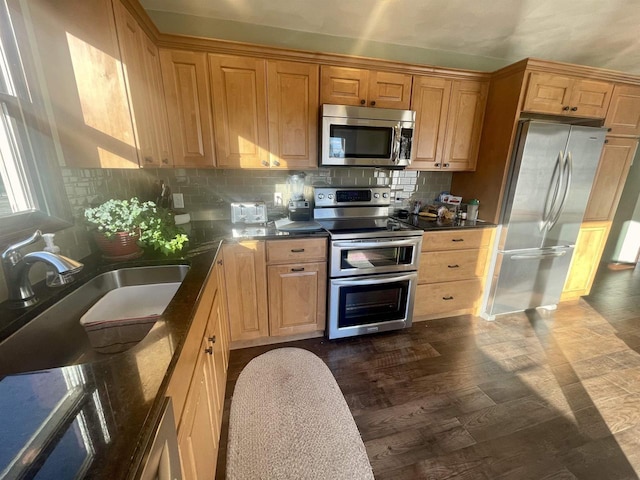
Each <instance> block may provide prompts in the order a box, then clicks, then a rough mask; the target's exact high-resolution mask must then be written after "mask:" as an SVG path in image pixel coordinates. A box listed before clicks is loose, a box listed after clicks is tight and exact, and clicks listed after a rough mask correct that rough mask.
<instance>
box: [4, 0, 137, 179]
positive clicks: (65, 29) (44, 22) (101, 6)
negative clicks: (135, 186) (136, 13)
mask: <svg viewBox="0 0 640 480" xmlns="http://www.w3.org/2000/svg"><path fill="white" fill-rule="evenodd" d="M20 5H21V8H24V9H25V12H26V11H28V15H29V16H30V20H31V22H32V25H33V29H32V30H31V32H30V33H29V35H30V36H32V39H33V45H32V49H31V50H32V51H29V52H24V53H25V54H27V55H32V54H33V55H35V56H36V57H37V60H38V62H39V67H40V73H41V74H42V82H43V84H44V85H45V86H46V87H47V89H48V90H49V92H51V93H52V94H53V93H55V95H51V97H50V101H51V104H50V107H51V108H50V112H49V113H50V114H51V117H52V118H51V121H52V122H54V123H55V129H56V134H57V139H56V141H57V140H59V144H58V146H59V148H60V150H61V151H62V155H63V159H64V162H65V166H67V167H80V168H138V151H137V148H136V141H135V135H134V130H133V125H132V121H131V110H130V105H129V99H128V97H127V87H126V84H125V77H124V73H123V66H122V61H121V56H120V49H119V46H118V38H117V31H116V25H115V21H114V16H113V7H112V5H111V1H110V0H94V1H91V2H87V1H85V0H55V1H53V0H33V1H29V2H21V3H20ZM3 28H4V27H3ZM20 47H25V48H26V46H25V45H20Z"/></svg>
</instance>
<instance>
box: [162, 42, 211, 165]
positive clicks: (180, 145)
mask: <svg viewBox="0 0 640 480" xmlns="http://www.w3.org/2000/svg"><path fill="white" fill-rule="evenodd" d="M160 65H161V68H162V82H163V86H164V94H165V99H166V105H167V114H168V117H169V132H170V136H171V148H172V152H173V161H174V165H175V166H176V167H183V166H188V167H213V166H215V157H214V153H213V152H214V150H213V130H212V126H211V125H212V122H211V110H210V105H211V102H210V93H209V82H208V79H207V54H206V53H200V52H188V51H183V50H165V49H161V50H160Z"/></svg>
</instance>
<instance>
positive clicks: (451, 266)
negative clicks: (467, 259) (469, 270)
mask: <svg viewBox="0 0 640 480" xmlns="http://www.w3.org/2000/svg"><path fill="white" fill-rule="evenodd" d="M447 268H460V265H458V264H457V263H456V264H455V265H447Z"/></svg>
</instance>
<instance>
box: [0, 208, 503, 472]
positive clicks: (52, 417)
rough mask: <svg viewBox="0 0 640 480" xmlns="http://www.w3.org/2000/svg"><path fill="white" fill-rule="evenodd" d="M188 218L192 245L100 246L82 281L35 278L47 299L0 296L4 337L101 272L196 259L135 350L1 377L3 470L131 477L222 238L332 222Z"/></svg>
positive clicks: (418, 222)
mask: <svg viewBox="0 0 640 480" xmlns="http://www.w3.org/2000/svg"><path fill="white" fill-rule="evenodd" d="M402 221H403V222H405V223H409V224H411V225H414V226H416V227H418V228H421V229H423V230H425V231H428V230H442V229H457V228H482V227H492V226H494V225H492V224H489V223H483V222H469V221H466V222H464V224H462V223H461V224H453V223H450V222H446V223H445V222H437V221H436V222H433V221H428V220H424V219H423V218H421V217H417V216H413V215H410V216H409V218H408V219H402ZM184 227H185V229H186V230H187V232H188V233H189V237H190V244H189V247H188V249H187V250H186V251H185V252H183V253H181V254H180V255H175V256H173V257H159V256H158V255H156V254H153V253H146V254H145V255H144V256H143V257H142V258H140V259H138V260H135V261H131V262H120V263H116V264H114V263H108V262H105V261H103V260H102V259H101V257H100V256H99V255H97V254H94V255H92V256H90V257H87V258H85V259H82V262H83V263H85V268H84V270H83V272H82V273H81V274H80V275H78V278H77V282H76V283H74V284H71V285H69V286H66V287H63V288H62V289H58V290H55V289H49V288H47V287H46V286H45V285H44V284H43V283H44V282H40V283H39V284H37V285H35V286H34V288H35V291H36V294H37V295H38V296H39V298H40V299H41V300H40V302H39V303H38V304H37V305H35V306H33V307H31V308H29V309H24V310H19V311H16V310H10V309H8V308H7V307H6V302H4V303H0V340H1V339H2V338H6V337H7V336H8V335H10V334H11V333H13V332H15V331H16V330H17V329H19V328H20V327H22V326H23V325H25V324H26V323H27V322H28V321H29V320H30V319H31V318H33V317H34V316H36V315H38V314H39V313H41V312H42V311H44V310H45V309H46V308H48V307H49V306H51V305H52V304H53V303H55V301H57V299H58V298H59V297H61V296H64V295H66V294H68V293H69V292H70V291H72V290H73V289H75V288H78V285H81V284H82V283H83V282H84V281H86V280H88V279H89V278H92V277H93V276H95V275H97V274H99V273H102V272H104V271H107V270H110V269H114V268H123V267H131V266H145V265H162V264H175V263H182V264H185V263H186V264H188V265H189V266H190V268H189V272H188V273H187V275H186V277H185V278H184V280H183V282H182V284H181V286H180V288H179V290H178V292H177V293H176V295H175V296H174V298H173V299H172V301H171V303H170V304H169V306H168V307H167V309H166V310H165V312H164V313H163V315H162V316H161V317H160V319H159V320H158V321H157V322H156V323H155V324H154V326H153V328H152V329H151V331H150V332H149V334H147V336H146V337H145V338H144V339H143V340H142V341H140V342H139V343H138V344H137V345H135V346H134V347H132V348H130V349H129V350H126V351H125V352H122V353H119V354H115V355H111V356H108V357H106V358H105V359H104V360H101V361H97V362H93V363H84V364H83V363H80V364H78V365H74V366H67V367H61V368H54V369H50V370H42V371H38V372H29V373H26V374H19V375H8V376H5V377H0V412H2V415H0V437H2V439H3V442H2V444H1V446H0V471H3V470H5V469H9V470H10V471H11V470H13V471H22V472H23V473H27V477H29V476H31V475H32V474H34V473H35V472H36V471H38V477H37V478H55V479H57V480H58V479H59V480H64V479H71V478H92V479H98V480H99V479H120V478H128V477H130V476H132V475H133V474H134V472H135V471H136V469H137V467H138V465H139V463H140V461H141V460H142V455H143V452H144V450H145V448H146V447H147V445H148V443H149V442H150V441H151V440H152V436H153V433H154V432H153V426H154V425H155V424H156V421H157V419H158V417H159V415H160V414H161V413H162V404H163V399H164V393H165V391H166V387H167V383H168V379H169V377H170V375H171V372H172V371H173V368H174V365H175V362H176V361H177V358H178V356H179V353H180V351H181V349H182V345H183V342H184V339H185V337H186V334H187V332H188V330H189V328H190V325H191V321H192V318H193V313H194V309H195V305H196V303H197V300H198V297H199V295H200V293H201V289H202V286H203V285H204V282H205V280H206V278H207V275H208V272H209V269H210V268H211V265H212V263H213V262H214V260H215V259H216V256H217V255H218V252H219V249H220V245H221V244H222V242H223V241H226V242H233V241H242V240H252V239H253V240H255V239H260V240H272V239H282V238H305V237H328V233H327V232H326V231H318V232H300V233H297V232H281V231H278V230H277V229H276V228H275V226H273V223H272V222H270V223H268V224H266V225H244V226H243V225H237V224H236V225H232V224H231V223H230V222H229V221H228V220H212V221H192V222H191V223H190V224H187V225H185V226H184ZM28 354H29V352H25V355H28ZM25 447H26V449H25V450H23V449H24V448H25ZM15 459H18V461H17V462H15V461H14V460H15Z"/></svg>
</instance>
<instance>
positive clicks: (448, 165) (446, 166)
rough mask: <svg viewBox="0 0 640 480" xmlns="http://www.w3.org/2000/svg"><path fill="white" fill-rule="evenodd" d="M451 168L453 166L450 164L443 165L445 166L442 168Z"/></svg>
mask: <svg viewBox="0 0 640 480" xmlns="http://www.w3.org/2000/svg"><path fill="white" fill-rule="evenodd" d="M450 166H451V164H450V163H443V164H442V167H443V168H449V167H450Z"/></svg>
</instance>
